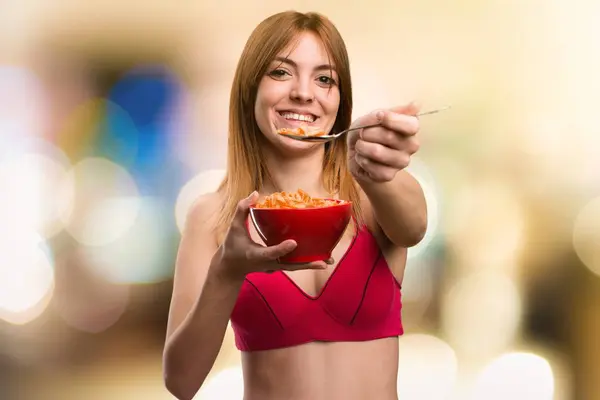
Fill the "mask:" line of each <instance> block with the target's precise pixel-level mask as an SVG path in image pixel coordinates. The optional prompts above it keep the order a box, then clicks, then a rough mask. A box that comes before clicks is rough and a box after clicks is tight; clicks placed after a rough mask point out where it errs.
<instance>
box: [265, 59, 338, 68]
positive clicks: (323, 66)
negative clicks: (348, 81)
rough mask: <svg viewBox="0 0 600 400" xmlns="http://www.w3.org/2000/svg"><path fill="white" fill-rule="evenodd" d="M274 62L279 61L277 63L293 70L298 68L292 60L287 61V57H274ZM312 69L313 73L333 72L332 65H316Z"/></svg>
mask: <svg viewBox="0 0 600 400" xmlns="http://www.w3.org/2000/svg"><path fill="white" fill-rule="evenodd" d="M275 61H279V62H282V63H285V64H288V65H291V66H292V67H294V68H298V64H297V63H296V62H295V61H294V60H291V59H289V58H287V57H275ZM314 69H315V71H324V70H326V71H331V70H333V71H335V67H334V66H333V65H330V64H321V65H317V66H316V67H315V68H314Z"/></svg>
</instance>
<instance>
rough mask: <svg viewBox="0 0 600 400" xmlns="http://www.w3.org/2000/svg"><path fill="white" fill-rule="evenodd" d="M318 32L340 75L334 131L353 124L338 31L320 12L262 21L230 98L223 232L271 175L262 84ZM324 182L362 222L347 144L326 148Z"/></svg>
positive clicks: (221, 219)
mask: <svg viewBox="0 0 600 400" xmlns="http://www.w3.org/2000/svg"><path fill="white" fill-rule="evenodd" d="M303 32H312V33H314V34H315V35H316V36H317V37H319V38H320V39H321V41H322V42H323V44H324V46H325V48H326V50H327V53H328V54H329V57H330V58H331V59H332V60H333V63H334V64H335V66H336V71H337V73H338V80H339V82H338V84H339V90H340V105H339V109H338V114H337V117H336V121H335V123H334V126H333V129H332V133H334V132H340V131H342V130H344V129H346V128H348V127H349V126H350V123H351V118H352V83H351V80H350V64H349V61H348V53H347V50H346V45H345V44H344V41H343V39H342V37H341V35H340V33H339V32H338V30H337V28H336V27H335V26H334V25H333V23H332V22H331V21H329V20H328V19H327V18H326V17H324V16H322V15H320V14H317V13H306V14H303V13H299V12H295V11H286V12H282V13H278V14H275V15H272V16H270V17H268V18H267V19H265V20H264V21H262V22H261V23H260V24H259V25H258V26H257V27H256V28H255V29H254V31H253V32H252V34H251V35H250V38H249V39H248V41H247V42H246V46H245V48H244V50H243V52H242V55H241V57H240V60H239V62H238V65H237V69H236V72H235V76H234V79H233V84H232V87H231V96H230V100H229V139H228V146H227V172H226V175H225V179H224V180H223V182H222V183H221V185H220V186H219V192H220V193H221V195H222V196H223V198H224V203H223V207H222V209H221V211H220V213H219V218H218V223H217V228H218V229H219V230H222V229H226V228H227V227H228V226H229V224H230V223H231V220H232V219H233V216H234V214H235V210H236V206H237V203H238V202H239V201H240V200H241V199H243V198H245V197H247V196H248V195H249V194H250V193H251V192H252V191H254V190H260V188H261V187H262V185H263V184H264V182H265V180H267V179H269V171H268V168H267V165H266V163H265V160H264V158H263V157H262V148H261V146H260V143H261V138H262V133H261V132H260V130H259V128H258V125H257V123H256V118H255V114H254V105H255V104H254V103H255V102H256V95H257V92H258V86H259V84H260V81H261V79H262V77H263V76H264V74H265V73H266V71H267V68H268V66H269V64H270V63H271V62H272V61H273V60H274V59H275V57H277V55H278V54H280V52H281V51H283V50H284V49H285V48H286V47H287V46H288V45H289V44H290V42H291V41H292V40H294V38H296V37H298V35H299V34H300V33H303ZM323 180H324V182H323V184H324V186H325V189H326V190H328V191H329V192H331V193H337V194H338V196H339V198H341V199H344V200H349V201H351V202H352V212H353V214H354V217H355V218H356V220H357V222H359V223H362V221H363V215H362V209H361V205H360V199H359V191H358V187H357V185H356V182H355V181H354V179H353V178H352V175H351V174H350V172H349V171H348V168H347V146H346V141H345V140H336V141H334V142H331V143H328V144H326V145H325V156H324V160H323Z"/></svg>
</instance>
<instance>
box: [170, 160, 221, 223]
mask: <svg viewBox="0 0 600 400" xmlns="http://www.w3.org/2000/svg"><path fill="white" fill-rule="evenodd" d="M224 178H225V170H223V169H214V170H208V171H203V172H200V173H199V174H198V175H196V176H195V177H194V178H192V179H191V180H190V181H188V182H187V183H186V184H185V185H184V186H183V188H181V191H180V192H179V196H178V197H177V202H176V204H175V220H176V223H177V227H178V228H179V231H180V232H183V228H184V227H185V221H186V219H187V216H188V213H189V210H190V207H191V206H192V205H193V203H194V202H195V201H196V200H197V199H198V197H200V196H202V195H203V194H206V193H211V192H215V191H216V190H217V189H218V188H219V185H220V184H221V182H222V181H223V179H224Z"/></svg>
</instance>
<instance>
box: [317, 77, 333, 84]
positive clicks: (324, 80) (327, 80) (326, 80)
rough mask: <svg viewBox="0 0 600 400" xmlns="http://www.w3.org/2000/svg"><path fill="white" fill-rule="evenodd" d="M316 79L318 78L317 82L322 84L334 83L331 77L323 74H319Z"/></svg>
mask: <svg viewBox="0 0 600 400" xmlns="http://www.w3.org/2000/svg"><path fill="white" fill-rule="evenodd" d="M318 80H319V83H322V84H324V85H328V86H333V85H335V80H334V79H333V78H331V77H330V76H325V75H323V76H320V77H319V78H318Z"/></svg>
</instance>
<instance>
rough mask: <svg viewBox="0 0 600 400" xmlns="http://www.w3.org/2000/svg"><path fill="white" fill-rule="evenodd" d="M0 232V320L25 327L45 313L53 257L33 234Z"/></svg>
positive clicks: (48, 297) (51, 276) (50, 294)
mask: <svg viewBox="0 0 600 400" xmlns="http://www.w3.org/2000/svg"><path fill="white" fill-rule="evenodd" d="M0 232H1V234H0V319H3V320H5V321H7V322H9V323H12V324H19V325H20V324H26V323H28V322H30V321H32V320H34V319H36V318H37V317H38V316H39V315H40V314H41V313H42V312H43V311H44V309H45V308H46V306H47V305H48V303H49V301H50V299H51V297H52V292H53V290H54V270H53V265H52V264H53V262H54V260H53V256H52V254H51V252H50V250H49V248H48V247H47V246H46V244H45V243H44V241H43V239H42V238H41V237H40V236H39V235H37V234H36V233H34V232H26V231H24V230H16V231H13V232H10V233H8V232H6V230H5V229H2V230H0Z"/></svg>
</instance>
